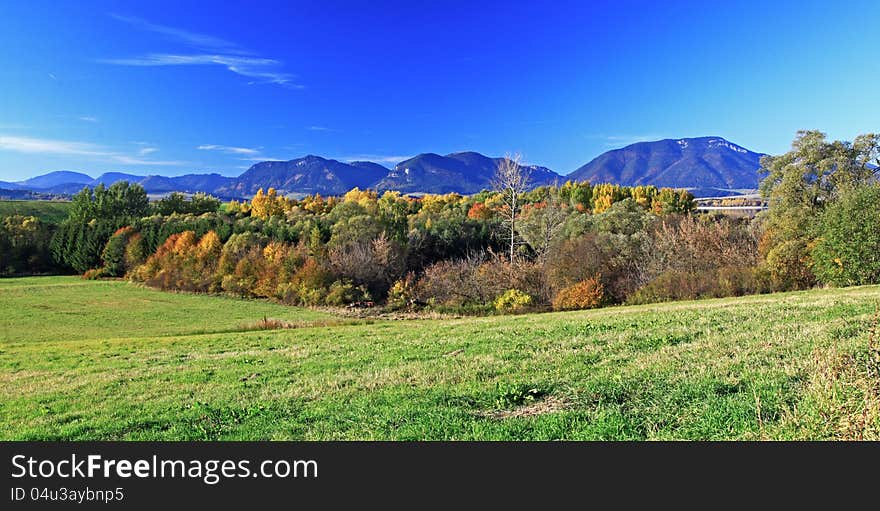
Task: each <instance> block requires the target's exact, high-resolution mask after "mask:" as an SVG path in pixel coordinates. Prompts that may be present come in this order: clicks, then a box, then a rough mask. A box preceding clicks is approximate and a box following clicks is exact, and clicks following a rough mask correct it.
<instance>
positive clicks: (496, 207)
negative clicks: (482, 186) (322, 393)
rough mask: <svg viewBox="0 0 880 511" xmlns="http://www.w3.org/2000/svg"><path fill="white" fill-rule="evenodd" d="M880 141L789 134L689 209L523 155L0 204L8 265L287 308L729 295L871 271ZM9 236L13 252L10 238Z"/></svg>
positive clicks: (481, 307) (868, 277)
mask: <svg viewBox="0 0 880 511" xmlns="http://www.w3.org/2000/svg"><path fill="white" fill-rule="evenodd" d="M878 160H880V156H878V137H877V136H876V135H873V134H869V135H863V136H860V137H858V138H856V139H855V140H854V141H853V142H852V143H850V142H841V141H828V140H827V139H826V137H825V135H824V134H822V133H820V132H816V131H804V132H799V133H798V135H797V138H796V139H795V141H794V142H793V144H792V149H791V151H789V152H788V153H786V154H784V155H780V156H771V157H765V158H764V159H762V162H761V165H762V171H763V172H764V173H765V174H766V177H765V178H764V179H763V181H762V182H761V193H762V195H763V196H764V197H765V198H766V199H767V200H768V203H769V209H768V211H766V212H765V213H761V214H759V215H758V216H757V217H756V218H755V219H753V220H749V219H734V218H729V217H725V216H721V215H717V214H699V213H696V212H695V211H694V202H693V197H692V196H691V195H690V194H689V193H688V192H686V191H684V190H673V189H658V188H656V187H653V186H637V187H624V186H618V185H610V184H597V185H591V184H589V183H584V182H580V183H577V182H566V183H564V184H561V185H554V186H543V187H539V188H536V189H533V190H529V187H528V175H527V174H524V172H525V170H524V169H525V167H522V166H519V165H516V158H515V157H512V158H507V159H505V160H503V162H510V164H508V165H504V164H503V163H502V165H501V166H500V167H499V170H498V173H497V176H496V180H495V183H496V184H495V189H494V190H490V191H484V192H481V193H478V194H476V195H471V196H462V195H458V194H444V195H425V196H422V197H410V196H403V195H401V194H400V193H397V192H385V193H382V194H379V193H376V192H375V191H370V190H359V189H354V190H351V191H349V192H348V193H346V194H345V195H343V196H340V197H322V196H320V195H310V196H307V197H304V198H302V199H298V200H296V199H291V198H288V197H284V196H281V195H279V194H277V193H276V192H275V190H273V189H269V190H266V191H263V190H260V191H259V192H258V193H257V194H256V196H254V197H253V198H252V200H250V201H244V202H237V201H232V202H228V203H225V204H221V203H220V201H218V200H216V199H213V198H211V197H208V196H205V195H197V196H194V197H192V198H190V199H187V198H186V197H184V196H182V195H180V194H172V195H170V196H168V197H166V198H164V199H162V200H160V201H157V202H154V203H152V204H150V203H149V202H148V201H147V198H146V194H145V193H144V191H143V189H142V188H141V187H140V186H138V185H130V184H128V183H116V184H114V185H112V186H110V187H108V188H104V187H102V186H99V187H97V188H95V189H88V188H86V189H84V190H83V191H82V192H80V193H79V194H77V195H76V197H75V198H74V201H73V205H72V208H71V211H70V215H69V217H68V218H67V219H66V220H65V221H64V222H62V223H61V224H60V225H58V226H48V225H40V224H39V222H38V223H37V224H35V223H34V221H33V219H26V218H16V217H8V218H6V219H4V220H3V224H2V225H3V226H2V230H0V254H2V259H0V268H3V269H4V271H5V272H6V273H27V272H40V271H52V270H53V269H54V270H55V271H58V270H59V269H62V268H65V269H69V270H72V271H76V272H78V273H82V274H84V275H85V276H86V277H89V278H101V277H126V278H129V279H131V280H134V281H137V282H142V283H144V284H146V285H148V286H152V287H157V288H161V289H174V290H184V291H196V292H210V293H232V294H236V295H241V296H251V297H265V298H270V299H274V300H278V301H281V302H284V303H290V304H298V305H332V306H339V305H345V304H352V303H365V302H374V303H384V304H385V306H386V307H388V308H392V309H394V308H413V307H426V306H427V307H434V308H436V309H441V310H458V311H461V310H473V311H489V310H492V309H495V310H499V311H514V310H526V309H539V308H554V309H560V310H563V309H578V308H590V307H597V306H602V305H606V304H616V303H647V302H654V301H662V300H673V299H689V298H701V297H720V296H736V295H743V294H750V293H761V292H770V291H781V290H791V289H804V288H808V287H812V286H815V285H823V284H832V285H854V284H867V283H877V282H880V256H878V254H880V188H878V184H877V165H878V164H880V161H878ZM7 247H10V248H7Z"/></svg>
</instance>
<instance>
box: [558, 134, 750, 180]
mask: <svg viewBox="0 0 880 511" xmlns="http://www.w3.org/2000/svg"><path fill="white" fill-rule="evenodd" d="M761 156H764V155H763V154H760V153H756V152H753V151H749V150H748V149H745V148H744V147H741V146H738V145H736V144H733V143H731V142H728V141H727V140H725V139H723V138H721V137H699V138H680V139H666V140H658V141H655V142H638V143H635V144H631V145H628V146H626V147H623V148H621V149H615V150H613V151H608V152H606V153H603V154H601V155H599V156H598V157H596V158H595V159H593V160H592V161H590V162H589V163H587V164H586V165H584V166H582V167H580V168H579V169H577V170H575V171H574V172H572V173H571V174H569V175H568V176H567V177H569V178H571V179H576V180H578V181H590V182H591V183H616V184H620V185H625V186H635V185H646V184H652V185H655V186H668V187H674V188H718V189H754V188H757V187H758V181H759V177H758V173H757V170H758V168H760V166H761V164H760V159H761Z"/></svg>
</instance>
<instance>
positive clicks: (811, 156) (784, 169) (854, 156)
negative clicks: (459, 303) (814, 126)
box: [761, 131, 880, 289]
mask: <svg viewBox="0 0 880 511" xmlns="http://www.w3.org/2000/svg"><path fill="white" fill-rule="evenodd" d="M878 140H880V138H878V136H877V135H874V134H868V135H862V136H860V137H858V138H856V140H855V141H854V142H853V143H849V142H844V141H833V142H829V141H827V140H826V136H825V134H824V133H821V132H819V131H799V132H798V134H797V137H796V138H795V140H794V142H793V143H792V148H791V150H790V151H789V152H787V153H785V154H783V155H780V156H765V157H763V158H762V159H761V167H762V168H761V171H762V172H764V173H765V174H766V177H765V178H764V179H763V180H762V181H761V194H762V196H763V197H764V198H765V199H767V200H768V201H769V205H770V207H769V209H768V211H767V213H766V215H765V217H764V219H763V221H764V235H763V239H762V240H761V248H762V253H761V255H762V257H763V258H764V268H763V269H762V271H764V272H765V273H766V274H767V275H768V279H769V281H770V282H771V283H772V285H773V286H774V288H775V289H802V288H806V287H809V286H811V285H813V284H814V283H815V282H816V278H815V275H814V274H813V272H812V268H811V257H810V251H811V249H812V247H813V245H814V242H815V238H814V236H815V225H816V223H817V222H818V218H819V216H820V215H821V213H822V210H823V209H824V208H825V206H826V205H827V204H829V203H831V202H833V201H834V200H835V199H836V198H837V197H839V196H841V195H844V194H846V193H849V192H851V191H853V190H854V189H856V188H859V187H861V186H864V185H865V184H868V183H870V182H871V181H872V180H873V179H874V174H875V173H876V168H872V167H871V163H872V161H876V160H877V154H878Z"/></svg>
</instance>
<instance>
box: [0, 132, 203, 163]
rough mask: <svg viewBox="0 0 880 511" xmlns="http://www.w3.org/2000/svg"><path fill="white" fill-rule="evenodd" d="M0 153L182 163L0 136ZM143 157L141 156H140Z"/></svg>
mask: <svg viewBox="0 0 880 511" xmlns="http://www.w3.org/2000/svg"><path fill="white" fill-rule="evenodd" d="M0 151H13V152H18V153H25V154H42V155H58V156H84V157H87V158H91V159H97V160H103V161H111V162H115V163H121V164H123V165H158V166H179V165H185V164H186V162H184V161H160V160H148V159H143V158H139V157H137V156H133V155H129V154H125V153H121V152H118V151H111V150H108V149H106V148H104V147H102V146H99V145H96V144H90V143H86V142H71V141H68V140H53V139H45V138H31V137H13V136H6V135H0ZM141 156H143V154H141Z"/></svg>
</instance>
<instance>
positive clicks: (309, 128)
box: [306, 126, 336, 131]
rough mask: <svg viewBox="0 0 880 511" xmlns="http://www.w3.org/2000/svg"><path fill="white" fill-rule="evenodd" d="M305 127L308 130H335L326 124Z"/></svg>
mask: <svg viewBox="0 0 880 511" xmlns="http://www.w3.org/2000/svg"><path fill="white" fill-rule="evenodd" d="M306 129H307V130H309V131H336V130H334V129H333V128H328V127H326V126H308V127H307V128H306Z"/></svg>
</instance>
